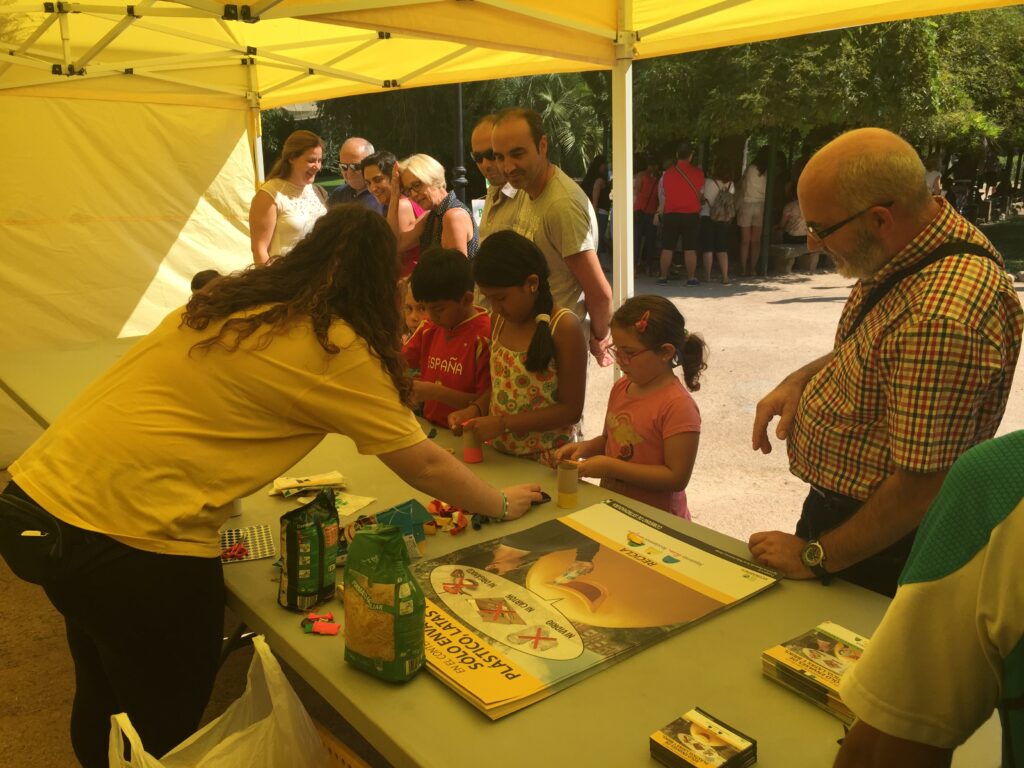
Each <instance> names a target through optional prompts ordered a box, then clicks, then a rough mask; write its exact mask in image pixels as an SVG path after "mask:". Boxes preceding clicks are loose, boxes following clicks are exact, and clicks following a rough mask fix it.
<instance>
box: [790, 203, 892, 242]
mask: <svg viewBox="0 0 1024 768" xmlns="http://www.w3.org/2000/svg"><path fill="white" fill-rule="evenodd" d="M895 202H896V201H895V200H890V201H889V202H887V203H878V204H877V205H869V206H868V207H867V208H865V209H864V210H863V211H857V212H856V213H855V214H853V216H847V217H846V218H845V219H843V220H842V221H840V222H839V223H838V224H833V225H831V226H829V227H824V228H819V227H818V225H817V224H811V223H808V224H807V234H808V235H810V236H811V237H813V238H814V239H815V240H817V241H818V242H820V243H823V242H825V238H826V237H828V236H829V235H834V234H835V233H836V232H838V231H839V230H840V229H842V228H843V227H845V226H846V225H847V224H849V223H850V222H851V221H853V220H854V219H856V218H858V217H859V216H863V215H864V214H865V213H867V212H868V211H870V210H871V209H872V208H892V206H893V205H894V204H895Z"/></svg>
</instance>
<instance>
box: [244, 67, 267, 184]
mask: <svg viewBox="0 0 1024 768" xmlns="http://www.w3.org/2000/svg"><path fill="white" fill-rule="evenodd" d="M245 69H246V73H245V74H246V77H247V78H248V80H249V92H248V93H247V94H246V100H247V101H248V103H249V136H250V143H249V150H250V151H251V152H252V164H253V170H254V171H255V176H256V185H255V186H256V189H259V188H260V186H261V185H262V184H263V182H264V174H265V169H264V167H263V119H262V117H261V116H260V96H261V95H262V94H261V93H260V89H259V80H258V79H257V76H258V73H257V72H256V65H255V63H254V62H253V61H252V60H251V59H250V60H249V63H248V65H247V66H246V68H245Z"/></svg>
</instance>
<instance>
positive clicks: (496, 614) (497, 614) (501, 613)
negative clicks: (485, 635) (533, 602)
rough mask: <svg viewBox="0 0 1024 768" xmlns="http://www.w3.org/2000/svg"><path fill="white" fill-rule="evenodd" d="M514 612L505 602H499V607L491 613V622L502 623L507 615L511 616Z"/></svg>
mask: <svg viewBox="0 0 1024 768" xmlns="http://www.w3.org/2000/svg"><path fill="white" fill-rule="evenodd" d="M513 613H514V611H513V610H512V609H511V608H509V607H508V606H507V605H505V603H504V602H499V603H498V605H497V606H495V607H494V609H493V610H492V611H491V612H490V614H491V615H490V619H491V621H501V620H502V619H503V618H505V616H506V615H508V616H511V615H512V614H513Z"/></svg>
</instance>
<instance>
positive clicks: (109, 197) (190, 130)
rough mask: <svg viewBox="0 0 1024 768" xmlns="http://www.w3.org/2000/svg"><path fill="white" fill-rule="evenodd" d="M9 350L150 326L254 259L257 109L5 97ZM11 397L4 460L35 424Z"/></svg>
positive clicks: (0, 230)
mask: <svg viewBox="0 0 1024 768" xmlns="http://www.w3.org/2000/svg"><path fill="white" fill-rule="evenodd" d="M0 114H3V115H4V119H3V120H0V146H2V147H3V148H4V162H3V166H4V177H5V179H6V183H5V184H4V185H2V187H0V211H2V213H0V222H2V225H0V265H2V271H3V280H2V283H0V328H2V329H3V333H2V334H0V355H4V356H7V355H16V354H18V353H19V352H21V351H23V350H28V349H33V348H54V347H62V346H68V345H73V344H78V343H87V342H90V341H95V340H99V339H110V338H117V337H119V336H128V335H135V334H142V333H146V332H148V331H149V330H150V329H151V328H152V327H153V326H154V325H155V324H156V322H158V321H159V320H160V319H161V318H163V317H164V316H165V315H166V314H167V312H169V311H170V310H171V309H173V308H174V307H176V306H179V305H181V304H183V303H184V302H185V301H186V300H187V298H188V295H189V281H190V280H191V277H192V275H193V274H194V273H195V272H197V271H199V270H200V269H208V268H213V269H219V270H221V271H231V270H235V269H240V268H242V267H244V266H246V264H248V263H250V256H249V237H248V220H247V219H248V207H249V200H250V198H251V195H252V190H253V189H254V173H253V163H252V156H251V152H250V149H249V146H250V145H249V138H248V135H247V130H246V121H247V112H246V111H245V110H227V109H209V108H201V107H195V106H177V105H160V104H139V103H133V102H113V101H94V100H81V99H52V98H50V99H44V98H34V97H13V96H0ZM4 401H5V404H4V405H0V418H2V419H3V420H4V423H5V429H4V430H3V431H2V432H0V466H4V465H6V463H7V462H8V461H9V460H10V458H11V457H12V456H13V455H16V454H17V452H18V451H20V450H21V449H23V448H24V447H25V445H26V444H27V442H28V440H29V439H31V437H32V435H33V434H34V430H25V429H20V428H16V427H14V426H12V425H15V424H17V423H19V420H16V419H14V417H13V416H11V417H10V418H8V416H10V412H11V408H13V407H14V406H13V404H12V403H10V402H9V401H6V398H4Z"/></svg>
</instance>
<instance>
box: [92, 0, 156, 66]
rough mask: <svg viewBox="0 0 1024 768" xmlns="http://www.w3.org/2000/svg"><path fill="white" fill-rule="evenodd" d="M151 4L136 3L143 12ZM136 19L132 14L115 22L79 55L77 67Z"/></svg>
mask: <svg viewBox="0 0 1024 768" xmlns="http://www.w3.org/2000/svg"><path fill="white" fill-rule="evenodd" d="M152 4H153V0H142V2H141V3H139V5H138V9H139V10H140V11H142V12H143V13H144V12H145V11H146V9H147V8H149V6H151V5H152ZM136 21H138V19H137V18H136V17H134V16H125V17H124V18H123V19H121V20H120V21H119V22H117V24H115V25H114V26H113V28H112V29H111V30H110V31H109V32H107V34H105V35H104V36H103V37H101V38H100V39H99V40H97V41H96V44H95V45H93V47H92V48H90V49H89V50H88V51H86V52H85V53H83V54H82V55H81V56H80V57H79V59H78V61H77V62H75V63H76V64H77V65H78V68H79V69H82V68H83V67H84V66H85V65H86V64H88V63H89V62H90V61H92V60H93V58H94V57H95V56H96V54H98V53H100V52H101V51H102V50H103V49H104V48H106V47H107V46H108V45H110V44H111V43H112V42H114V40H116V39H117V38H118V37H120V36H121V33H122V32H124V31H125V30H126V29H128V27H130V26H131V25H132V24H134V23H135V22H136Z"/></svg>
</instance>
